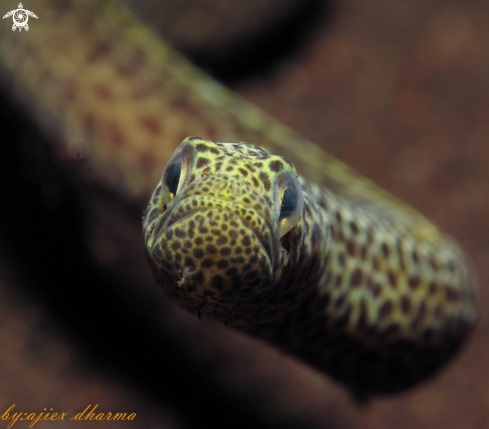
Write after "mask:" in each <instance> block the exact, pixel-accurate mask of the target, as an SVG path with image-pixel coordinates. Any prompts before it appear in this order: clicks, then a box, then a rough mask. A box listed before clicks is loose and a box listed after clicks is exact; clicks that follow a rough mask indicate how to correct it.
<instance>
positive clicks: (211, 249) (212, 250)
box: [205, 244, 217, 254]
mask: <svg viewBox="0 0 489 429" xmlns="http://www.w3.org/2000/svg"><path fill="white" fill-rule="evenodd" d="M205 250H207V251H208V252H209V253H211V254H213V253H217V247H216V246H214V245H213V244H208V245H207V247H206V248H205Z"/></svg>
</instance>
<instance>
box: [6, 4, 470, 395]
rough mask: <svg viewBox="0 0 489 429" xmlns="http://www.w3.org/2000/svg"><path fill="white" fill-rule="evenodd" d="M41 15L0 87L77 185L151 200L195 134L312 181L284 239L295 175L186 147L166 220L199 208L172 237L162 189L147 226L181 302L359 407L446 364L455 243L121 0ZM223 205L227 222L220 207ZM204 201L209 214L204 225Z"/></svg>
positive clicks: (157, 259)
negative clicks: (274, 351)
mask: <svg viewBox="0 0 489 429" xmlns="http://www.w3.org/2000/svg"><path fill="white" fill-rule="evenodd" d="M36 4H37V6H36V7H37V9H36V10H38V11H39V13H41V12H42V15H43V19H42V22H41V21H39V23H37V24H36V33H35V34H34V33H32V34H31V33H30V32H29V33H27V34H26V35H25V37H24V36H23V37H22V38H19V37H17V36H18V34H17V35H16V34H14V33H13V32H7V33H6V34H5V35H4V37H2V38H0V76H1V79H0V83H1V84H2V86H3V88H4V90H6V91H7V92H8V93H9V94H10V95H11V96H12V97H13V98H14V99H15V100H16V101H17V102H19V103H20V104H21V105H22V107H23V108H24V109H25V111H26V113H29V114H30V115H31V116H32V117H35V118H36V119H37V121H38V123H39V124H40V125H41V126H42V128H43V129H44V130H45V132H46V133H47V134H48V135H49V136H50V137H52V139H53V142H56V143H57V146H56V151H57V153H58V154H60V155H61V157H62V158H63V159H68V160H73V159H79V158H81V159H83V162H81V163H80V164H81V165H80V171H81V172H82V174H83V177H84V178H85V179H86V180H87V181H89V182H91V183H92V182H93V183H95V184H98V185H99V186H101V187H103V189H108V190H110V192H112V193H113V194H114V195H117V196H118V197H119V198H120V199H121V200H123V201H130V202H132V203H139V202H141V201H143V200H146V199H147V197H148V195H149V194H150V193H151V191H152V189H153V187H154V183H156V182H157V180H158V177H159V175H160V173H161V167H162V166H163V165H165V164H166V163H167V162H168V157H169V155H170V154H171V153H172V152H173V151H174V150H175V146H174V143H176V142H178V141H181V140H182V138H183V137H184V136H186V135H188V133H189V132H192V133H196V134H201V135H205V136H208V137H211V138H213V139H215V140H219V139H221V140H223V139H229V140H237V141H240V140H246V141H250V142H255V143H257V144H259V145H262V146H266V147H267V148H269V149H270V150H272V151H273V152H274V153H277V154H280V155H282V156H285V157H287V158H290V159H293V161H294V164H295V166H296V167H297V168H298V170H299V171H300V172H301V174H302V175H304V177H305V178H306V179H307V181H308V182H309V183H317V184H318V185H319V186H316V185H312V184H308V183H306V181H305V180H303V179H300V178H299V180H300V183H301V187H302V189H303V194H304V209H303V212H302V216H301V218H300V219H299V220H298V222H297V226H296V227H295V228H293V229H292V230H291V231H290V232H289V233H288V234H286V235H284V236H282V237H281V238H280V241H278V238H277V228H278V225H277V217H276V209H277V195H276V194H275V193H274V192H275V190H276V188H275V184H276V183H277V182H276V176H277V175H280V174H281V171H275V170H278V169H279V166H280V165H281V166H282V168H283V169H284V170H287V171H289V172H290V171H295V170H293V167H292V166H290V165H289V164H288V163H287V162H286V161H285V160H284V159H283V158H281V157H274V158H273V159H272V158H271V157H270V156H269V155H268V154H267V152H264V151H262V150H260V149H258V148H256V147H253V146H249V148H252V149H250V150H248V149H246V146H245V145H223V144H219V145H214V144H212V143H210V142H206V141H201V142H200V143H201V144H202V145H204V146H209V147H211V148H213V149H214V151H217V152H218V153H214V151H212V150H211V149H209V150H206V151H203V152H198V151H196V150H195V151H194V149H192V150H189V152H188V155H189V156H194V160H195V162H194V163H193V164H192V165H191V172H190V171H189V173H190V174H188V175H187V176H186V177H187V178H188V180H187V182H186V183H184V185H185V186H181V187H180V189H179V192H178V194H177V196H176V197H175V202H173V203H171V205H169V207H170V208H171V207H173V206H175V205H176V203H177V202H178V201H179V200H180V198H181V197H182V195H185V194H186V193H187V192H200V194H198V195H195V196H194V199H196V198H197V197H198V198H200V199H201V200H202V201H204V205H205V204H210V206H207V207H204V206H202V209H203V210H202V211H201V212H200V213H189V215H188V218H186V219H183V217H182V218H179V219H177V220H178V222H177V220H176V221H175V222H177V223H176V224H175V228H174V227H173V226H171V225H161V224H160V223H161V221H160V219H161V218H162V217H164V216H165V211H166V205H164V204H163V203H162V198H161V197H160V194H159V192H161V191H158V190H157V191H156V193H155V194H154V195H153V197H152V200H151V201H152V205H151V207H150V210H149V211H148V215H147V218H146V235H147V240H148V241H147V244H148V246H150V247H149V249H150V251H151V252H150V257H151V259H152V260H153V263H154V264H155V268H156V270H157V273H158V278H159V279H160V280H161V281H162V283H163V285H164V288H165V290H166V291H167V293H168V294H169V295H170V296H172V297H174V298H175V299H176V300H177V302H178V303H179V305H181V306H183V307H186V308H187V309H189V310H190V311H192V312H193V313H197V314H199V313H200V314H201V315H202V316H205V317H211V318H213V319H218V320H222V321H223V322H225V323H228V324H229V325H231V326H234V327H237V328H239V329H242V330H245V331H247V332H250V333H252V334H254V335H257V336H260V337H262V338H265V339H268V340H269V341H271V342H273V343H275V344H277V345H279V346H280V347H282V348H283V349H285V350H287V351H290V352H291V353H294V354H296V355H299V356H301V357H303V358H304V359H305V360H307V361H308V362H309V363H311V364H313V365H315V366H317V367H318V368H321V369H323V370H325V371H326V372H328V373H330V374H331V375H333V376H335V377H336V378H338V379H340V380H342V381H343V382H344V383H346V384H348V385H349V386H350V387H351V388H352V389H353V390H354V391H355V392H356V393H357V394H359V395H360V394H368V393H373V392H388V391H395V390H399V389H402V388H404V387H407V386H409V385H411V384H413V383H415V382H416V381H418V380H421V379H423V378H424V377H426V376H427V375H429V374H430V373H432V372H433V371H434V369H435V368H437V367H439V366H440V365H441V364H442V363H443V362H444V361H445V360H446V359H448V357H449V356H450V355H452V354H453V351H454V350H455V349H456V348H457V345H458V343H459V342H460V341H461V339H462V338H463V337H464V335H465V333H466V332H467V331H468V328H469V327H470V326H471V325H472V324H473V322H474V320H475V318H476V309H475V303H474V302H475V297H474V295H475V292H474V286H473V283H474V282H473V279H472V277H470V274H469V273H468V269H467V267H466V263H465V262H464V257H463V255H461V253H460V251H459V250H458V248H457V247H456V245H455V244H454V243H453V242H452V241H451V240H450V239H449V238H447V237H446V236H444V235H442V234H441V233H440V232H439V231H438V230H437V229H436V228H435V227H433V225H431V224H430V223H429V222H428V221H427V220H426V219H424V218H423V217H422V216H421V215H419V214H418V213H417V212H416V211H415V210H413V209H412V208H411V207H409V206H408V205H406V204H405V203H404V202H402V201H399V200H397V199H395V198H394V197H392V196H391V195H389V194H388V193H386V192H385V191H383V190H382V189H379V188H378V187H377V186H375V185H374V184H373V183H372V182H370V181H369V180H367V179H365V178H364V177H362V176H360V175H359V174H358V173H356V172H354V171H352V170H351V169H349V168H348V167H347V166H345V165H343V164H342V163H341V162H339V161H338V160H336V159H334V158H333V157H331V156H329V155H327V154H326V153H324V152H323V151H321V150H320V149H319V148H317V147H316V146H315V145H314V144H312V143H311V142H309V141H308V140H307V139H305V138H303V137H301V136H299V135H297V134H296V133H294V132H293V131H292V130H290V129H288V128H287V127H285V126H284V125H282V124H280V123H278V122H277V121H275V120H273V119H272V118H270V117H268V116H267V115H266V114H265V113H264V112H262V111H260V110H259V109H257V108H256V107H254V106H252V105H250V104H249V103H247V102H245V101H244V100H242V99H240V98H239V97H237V96H236V95H235V94H233V93H232V92H230V91H229V90H227V89H226V88H223V87H222V86H221V85H219V84H218V83H216V82H215V81H213V80H212V79H210V78H209V77H207V76H205V75H204V74H203V73H202V72H201V71H199V70H197V69H195V68H194V67H193V66H192V65H190V64H189V63H188V62H187V61H185V59H183V58H182V57H181V56H180V55H178V53H176V52H174V51H173V50H172V49H171V48H170V47H169V46H168V45H166V44H165V43H164V42H163V41H161V40H160V39H159V38H157V37H156V36H155V35H154V34H152V33H151V32H150V31H148V29H147V28H145V27H144V25H142V24H141V23H140V22H139V21H138V20H137V19H136V18H135V17H134V16H133V15H132V14H131V13H130V12H129V11H127V10H126V9H125V8H124V7H123V5H122V4H121V3H120V2H116V1H112V0H104V1H101V0H39V2H38V3H36ZM188 143H189V144H190V143H191V144H192V145H194V146H195V147H196V145H197V144H198V143H197V140H195V141H191V142H188ZM221 152H222V153H221ZM222 155H224V158H223V159H222V160H220V161H218V160H217V158H218V157H219V156H222ZM206 160H208V161H209V162H207V161H206ZM231 160H234V161H235V162H236V163H237V164H232V163H231ZM199 161H200V163H202V164H200V165H198V164H197V163H198V162H199ZM70 162H71V161H70ZM219 162H222V164H221V167H218V163H219ZM204 163H205V165H204ZM256 163H258V164H260V163H261V165H256ZM224 164H226V167H225V168H224V167H223V165H224ZM69 165H72V164H71V163H70V164H69ZM231 166H232V170H230V171H228V172H226V170H225V169H226V168H228V167H231ZM247 166H248V167H247ZM84 167H86V168H84ZM250 167H252V169H254V170H255V171H251V170H250ZM218 168H220V170H219V171H216V169H218ZM243 171H249V173H248V176H246V177H245V173H243ZM205 172H207V173H205ZM224 172H226V174H227V175H228V179H229V182H232V183H228V180H221V182H225V183H228V184H227V185H226V186H222V189H221V190H219V189H214V190H213V191H212V192H214V193H216V195H215V196H214V197H213V196H212V195H209V194H206V193H205V192H203V189H204V188H205V186H202V183H204V179H205V180H207V182H206V183H208V184H209V185H211V184H214V180H217V179H214V177H217V176H219V175H222V174H224ZM192 174H193V175H194V178H193V180H192V182H191V181H190V178H192ZM294 174H295V173H294ZM234 176H238V177H239V179H238V178H236V177H234ZM221 179H222V176H221ZM194 181H195V184H194V185H192V183H193V182H194ZM255 181H257V182H258V185H255ZM267 183H269V184H270V191H268V190H267V189H266V187H267V186H266V184H267ZM192 186H194V188H192ZM208 187H209V191H211V190H212V189H213V188H212V186H208ZM218 188H219V185H218ZM192 189H193V190H192ZM236 191H237V192H236ZM248 191H250V194H249V195H245V193H246V192H248ZM251 191H253V192H254V193H251ZM239 192H242V195H241V196H240V195H238V193H239ZM222 193H224V194H223V195H221V194H222ZM230 197H234V198H236V199H237V200H238V202H239V204H240V207H239V210H241V209H245V210H246V215H243V214H242V213H241V212H239V210H238V209H237V208H236V207H235V202H234V201H233V200H232V199H231V198H230ZM244 198H248V199H249V200H250V201H251V202H252V204H251V205H249V204H248V203H247V202H246V201H245V200H244ZM261 198H263V200H264V202H265V204H262V202H261ZM225 203H226V204H228V205H226V210H225V211H224V213H220V210H221V209H222V207H221V208H220V207H217V204H220V205H221V206H224V205H225ZM199 204H200V201H199ZM257 204H258V205H259V206H260V207H259V208H258V207H253V206H254V205H257ZM213 205H216V207H215V209H216V210H218V213H217V214H216V215H214V214H212V215H211V217H209V215H208V212H209V210H214V208H213ZM267 207H268V210H270V216H268V215H267V213H266V209H267ZM211 208H212V209H211ZM155 209H157V210H156V211H155ZM183 210H184V211H185V210H186V209H185V203H184V209H183ZM212 213H214V212H212ZM219 213H220V214H219ZM199 215H200V216H201V217H200V218H198V219H197V216H199ZM224 215H226V216H227V219H226V217H225V216H224ZM217 216H220V217H219V219H217ZM248 216H249V217H250V219H251V222H253V221H255V226H253V225H251V226H250V222H249V221H248V220H246V217H248ZM192 221H193V224H192ZM231 222H233V224H231ZM201 224H202V227H203V228H202V231H204V232H201V231H200V230H199V228H200V227H201ZM213 224H216V225H218V226H220V228H221V231H220V232H221V233H220V235H219V236H218V235H217V234H213V233H212V230H217V229H219V228H218V227H216V225H213ZM225 224H226V225H227V228H228V229H227V230H225V228H223V226H224V225H225ZM177 225H178V229H179V230H180V231H179V232H178V234H181V235H182V237H178V235H177ZM192 225H195V227H194V228H191V226H192ZM258 225H261V227H262V228H263V229H262V230H259V229H258ZM265 225H266V226H265ZM165 228H166V229H165ZM205 228H207V232H206V230H205ZM250 228H251V229H252V230H253V231H254V232H253V233H250V232H249V231H250ZM253 228H254V229H253ZM173 229H174V232H173V234H174V235H173V236H171V237H170V235H171V231H173ZM191 230H193V233H194V237H190V235H191V234H192V233H191V232H190V231H191ZM242 230H243V231H244V234H242V233H241V231H242ZM260 231H261V232H260ZM183 233H185V234H186V236H185V237H184V236H183ZM236 233H237V234H238V237H237V238H235V237H233V235H235V234H236ZM260 234H261V235H260ZM267 234H269V236H270V238H271V239H270V241H269V242H267V237H268V235H267ZM198 237H200V238H201V239H202V240H204V241H203V242H202V243H200V240H198ZM245 238H248V239H249V244H248V240H245V241H244V243H243V240H244V239H245ZM177 239H178V244H176V242H177ZM207 239H208V240H207ZM225 239H227V240H228V243H223V241H224V240H225ZM196 240H197V242H195V241H196ZM206 240H207V241H206ZM218 240H221V241H219V242H218ZM233 241H235V242H236V243H235V244H233V245H231V242H233ZM267 243H268V248H267V247H266V246H265V245H266V244H267ZM278 243H279V244H278ZM165 245H166V248H165ZM178 245H180V248H178V249H176V250H175V249H174V248H173V247H177V246H178ZM260 246H261V247H260ZM255 247H258V249H256V250H255ZM228 248H229V252H230V253H229V254H227V253H228V250H227V249H228ZM214 250H215V252H214ZM240 250H241V252H240ZM247 250H249V253H248V254H247V253H246V251H247ZM201 252H204V253H203V255H202V253H201ZM213 252H214V253H213ZM222 253H224V254H222ZM163 256H164V257H163ZM253 256H256V258H254V257H253ZM262 257H263V258H265V259H264V260H263V259H262ZM165 258H167V259H165ZM177 259H179V260H177ZM263 261H264V262H263ZM450 261H451V263H450ZM165 263H166V264H167V265H166V268H165ZM226 264H227V266H226ZM170 266H171V268H169V267H170ZM194 267H195V268H194ZM270 267H271V268H270ZM199 272H200V273H201V274H200V275H199V274H198V273H199ZM256 273H258V274H256ZM218 276H220V277H218ZM247 276H248V277H247ZM219 278H221V279H222V281H221V280H219ZM209 282H213V283H212V285H211V283H209ZM220 289H222V290H220ZM175 294H176V295H175ZM400 356H401V357H402V359H400V358H399V357H400ZM406 366H407V367H408V368H405V367H406ZM365 374H367V376H366V375H365Z"/></svg>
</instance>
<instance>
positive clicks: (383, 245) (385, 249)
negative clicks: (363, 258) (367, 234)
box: [380, 243, 390, 259]
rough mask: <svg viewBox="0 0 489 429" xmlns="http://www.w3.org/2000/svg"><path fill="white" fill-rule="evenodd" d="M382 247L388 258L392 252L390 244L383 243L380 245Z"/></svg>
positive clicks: (385, 256)
mask: <svg viewBox="0 0 489 429" xmlns="http://www.w3.org/2000/svg"><path fill="white" fill-rule="evenodd" d="M380 247H381V249H382V253H383V254H384V258H386V259H387V258H388V257H389V254H390V251H389V246H388V245H387V243H382V246H380Z"/></svg>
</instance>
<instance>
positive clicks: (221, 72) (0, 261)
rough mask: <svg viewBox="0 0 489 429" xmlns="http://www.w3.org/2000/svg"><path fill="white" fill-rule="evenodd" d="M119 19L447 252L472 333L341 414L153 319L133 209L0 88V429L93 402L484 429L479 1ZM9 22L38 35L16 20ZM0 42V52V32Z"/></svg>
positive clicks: (188, 415) (211, 338) (484, 72)
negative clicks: (427, 374) (411, 220)
mask: <svg viewBox="0 0 489 429" xmlns="http://www.w3.org/2000/svg"><path fill="white" fill-rule="evenodd" d="M7 3H8V5H7ZM32 3H34V2H32ZM124 3H126V5H128V6H129V7H130V8H131V9H132V10H133V11H134V13H136V14H137V15H138V16H139V17H140V18H141V19H142V20H143V21H144V22H145V24H146V25H147V26H149V27H150V28H151V29H152V30H153V31H155V32H156V33H157V34H159V35H160V36H161V37H162V38H164V39H166V40H168V41H169V42H170V43H171V44H172V45H173V46H174V47H175V48H177V49H178V50H180V51H181V52H183V53H184V54H185V55H187V56H188V57H189V58H190V59H191V60H192V61H193V62H194V63H195V64H197V65H198V66H200V67H202V68H204V69H205V70H206V71H207V72H208V73H210V74H212V75H213V76H215V77H216V78H217V79H219V80H221V81H222V82H224V83H225V84H226V85H228V86H230V87H232V89H233V90H235V91H237V92H238V93H239V94H240V95H241V96H243V97H244V98H246V99H248V100H249V101H251V102H252V103H254V104H256V105H257V106H259V107H260V108H262V109H263V110H264V111H266V112H267V113H268V114H270V115H271V116H273V117H275V118H276V119H278V120H280V121H281V122H283V123H285V124H287V125H288V126H290V127H291V128H292V129H294V130H296V131H297V132H299V133H300V134H302V135H304V136H305V137H307V138H309V139H310V140H312V141H313V142H315V143H316V144H318V145H319V146H321V147H322V148H323V149H324V150H326V151H327V152H328V153H330V154H332V155H334V156H336V157H338V158H339V159H341V160H342V161H344V162H345V163H347V164H349V165H350V166H352V167H353V168H354V169H355V170H357V171H359V172H360V173H362V174H364V175H365V176H367V177H368V178H370V179H372V180H373V181H375V182H376V183H377V184H379V185H380V186H381V187H383V188H385V189H387V190H388V191H390V192H392V193H393V194H394V195H396V196H398V197H400V198H402V199H404V200H406V201H407V202H408V203H409V204H411V205H412V206H414V207H415V208H416V209H418V210H419V211H420V212H421V213H423V214H425V215H426V216H427V217H428V218H429V219H431V220H432V221H433V222H434V223H436V224H437V225H439V226H440V227H441V229H443V230H445V231H447V232H448V233H450V234H451V235H453V236H454V237H455V238H456V239H457V241H458V242H459V243H460V244H461V245H462V246H463V247H464V249H466V251H467V253H468V254H469V255H470V258H471V259H472V261H473V263H474V265H475V268H476V271H477V273H478V276H479V279H480V289H481V319H480V322H479V325H478V327H477V329H476V330H475V332H474V335H473V336H472V338H471V339H470V341H469V342H468V343H467V345H466V347H465V348H464V349H463V350H462V352H461V353H460V354H459V355H458V356H457V358H456V359H455V360H454V361H453V362H451V363H450V365H449V366H448V367H447V368H445V369H444V370H443V371H442V372H441V373H440V374H438V375H437V377H435V378H434V379H433V380H430V381H429V382H427V383H425V384H423V385H420V386H418V387H416V388H414V389H412V390H409V391H408V392H406V393H403V394H399V395H395V396H392V397H383V398H379V399H374V400H372V401H370V402H369V403H368V404H366V405H363V406H361V407H359V406H358V405H357V404H355V403H354V402H353V401H352V399H351V398H350V397H349V396H348V394H347V392H345V390H344V389H343V387H341V386H339V385H337V384H335V383H334V382H332V381H331V380H330V379H328V378H327V377H326V376H324V375H322V374H319V373H317V372H315V371H314V370H312V369H310V368H308V367H307V366H306V365H304V364H303V363H301V362H299V361H297V360H294V359H292V358H291V357H288V356H284V355H283V354H282V353H280V352H279V351H277V350H275V349H273V348H272V347H270V346H268V345H266V344H264V343H262V342H260V341H258V340H255V339H253V338H248V337H247V336H245V335H242V334H240V333H236V332H233V331H231V330H228V329H226V327H224V326H220V325H217V324H214V323H212V322H209V321H204V320H196V319H193V318H191V317H190V316H187V315H186V314H185V313H183V312H181V311H179V310H178V309H176V308H175V307H174V306H173V305H172V304H171V303H169V302H168V301H167V300H166V299H165V298H164V297H163V296H162V294H161V293H160V291H159V290H158V287H157V285H156V284H155V282H154V281H153V279H152V276H151V272H150V270H149V267H148V265H147V263H146V261H145V257H144V254H143V248H142V244H140V230H139V228H138V222H139V219H138V217H139V215H138V213H140V212H141V211H142V210H143V208H144V207H134V206H128V205H127V204H126V203H125V202H124V201H121V200H119V199H117V198H113V197H111V196H110V195H108V193H107V191H106V190H100V189H96V187H95V186H94V185H93V184H89V185H85V184H83V183H81V179H80V178H77V177H72V176H71V174H70V168H69V167H70V165H69V164H68V165H66V164H63V165H61V164H60V163H59V160H58V159H57V157H56V155H55V154H53V150H52V146H51V144H50V141H49V138H48V137H47V136H46V134H45V133H44V132H43V131H41V130H42V129H43V126H42V124H39V123H37V122H36V121H35V120H34V118H33V117H31V116H30V115H28V114H27V113H26V111H25V110H24V108H23V107H22V106H21V105H20V104H19V103H18V102H17V101H16V99H15V96H13V95H12V94H11V93H10V92H9V88H8V85H3V92H2V93H1V94H0V127H1V128H0V129H1V130H2V138H1V144H0V179H1V180H0V413H3V412H4V411H6V410H7V408H9V407H10V405H12V404H14V403H15V404H16V409H15V411H21V412H36V413H39V412H41V411H43V409H44V408H47V409H48V411H49V408H53V412H70V414H69V417H73V416H74V415H75V414H76V413H78V412H81V411H83V410H84V409H85V408H86V407H87V406H88V405H89V404H92V405H95V404H99V407H98V411H99V412H112V413H114V412H126V413H137V417H136V419H135V420H134V421H133V422H124V423H123V424H124V425H127V426H128V427H138V428H139V427H141V428H142V427H144V428H151V429H157V428H184V427H189V428H197V427H198V428H204V427H216V426H218V425H228V426H229V427H231V426H232V427H243V428H245V427H246V428H250V427H253V428H259V427H263V428H265V427H269V428H272V427H281V428H289V427H290V428H299V427H300V428H353V427H356V428H358V427H360V428H379V429H380V428H392V427H396V428H413V427H416V428H430V429H435V428H464V429H466V428H484V427H488V426H489V389H488V388H487V386H488V385H489V365H488V363H487V362H489V346H488V344H489V342H488V335H489V332H488V330H489V321H488V319H487V314H486V312H485V305H486V303H487V299H488V297H487V293H486V290H487V289H486V284H487V281H488V276H489V268H488V266H489V216H488V214H489V173H488V167H489V145H488V137H489V6H488V5H487V3H486V2H483V1H479V0H464V1H461V0H445V1H441V0H423V1H422V0H409V1H407V0H399V1H396V2H392V1H388V0H376V1H371V2H362V1H360V0H328V1H326V0H308V1H302V2H299V1H297V0H268V1H262V0H260V1H258V0H254V1H253V0H248V1H247V2H242V1H239V2H226V1H224V0H205V1H204V0H199V1H197V0H184V1H183V0H182V1H179V2H166V1H163V2H161V1H156V0H145V1H137V2H136V1H134V0H126V1H125V2H124ZM15 6H16V4H14V3H13V2H7V1H4V2H3V3H2V8H3V9H2V10H4V13H6V12H7V11H8V10H10V9H13V8H14V7H15ZM24 6H25V8H26V9H31V10H33V11H34V12H36V13H38V15H39V20H41V19H42V16H41V13H40V11H36V8H35V3H34V4H25V5H24ZM33 21H34V20H33ZM1 24H2V32H1V33H0V37H3V36H2V34H3V33H5V32H7V31H9V32H10V31H11V28H10V27H11V25H10V24H11V22H10V21H9V22H8V23H7V22H6V21H3V22H2V23H1ZM35 25H36V22H35V21H34V22H33V23H32V25H31V31H34V30H35ZM189 134H192V132H191V131H189ZM67 167H68V168H67ZM132 249H137V250H134V251H133V250H132ZM135 285H136V286H135ZM4 423H5V426H6V424H7V422H4ZM38 424H39V425H42V426H43V427H46V428H48V427H54V426H56V427H61V426H62V427H71V426H74V422H69V421H67V422H66V421H65V422H63V423H61V422H56V423H50V422H40V423H38ZM83 424H85V425H88V426H87V427H91V425H92V424H93V423H78V425H83ZM17 425H18V426H19V427H26V422H18V423H17ZM120 425H122V423H118V422H112V423H111V422H97V427H99V428H104V427H120Z"/></svg>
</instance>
